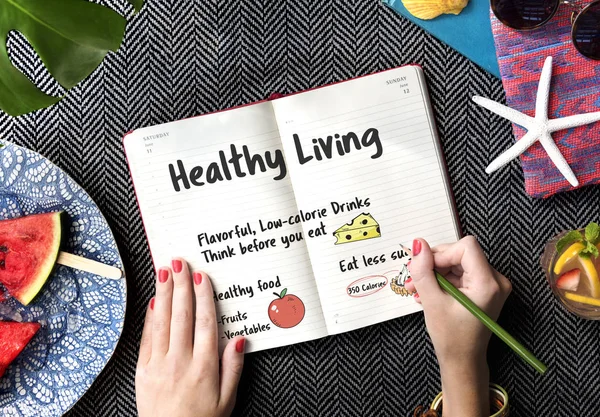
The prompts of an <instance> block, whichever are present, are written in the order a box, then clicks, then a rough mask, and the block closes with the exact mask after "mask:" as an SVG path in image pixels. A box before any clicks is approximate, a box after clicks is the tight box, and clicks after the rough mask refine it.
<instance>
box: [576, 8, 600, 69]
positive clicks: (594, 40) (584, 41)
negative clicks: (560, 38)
mask: <svg viewBox="0 0 600 417" xmlns="http://www.w3.org/2000/svg"><path fill="white" fill-rule="evenodd" d="M573 43H574V44H575V48H577V50H578V51H579V52H581V54H582V55H584V56H586V57H588V58H591V59H599V60H600V1H597V2H595V3H592V4H590V5H589V6H588V7H586V8H585V9H583V11H582V12H581V13H580V14H579V16H577V19H575V23H573Z"/></svg>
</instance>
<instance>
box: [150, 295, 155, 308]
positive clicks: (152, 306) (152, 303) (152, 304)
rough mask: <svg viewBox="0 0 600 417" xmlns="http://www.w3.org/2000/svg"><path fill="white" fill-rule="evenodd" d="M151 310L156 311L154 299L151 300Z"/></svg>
mask: <svg viewBox="0 0 600 417" xmlns="http://www.w3.org/2000/svg"><path fill="white" fill-rule="evenodd" d="M150 310H154V297H152V299H151V300H150Z"/></svg>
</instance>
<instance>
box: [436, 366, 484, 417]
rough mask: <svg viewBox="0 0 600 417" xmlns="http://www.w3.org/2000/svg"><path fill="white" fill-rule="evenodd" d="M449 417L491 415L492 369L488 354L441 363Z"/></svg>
mask: <svg viewBox="0 0 600 417" xmlns="http://www.w3.org/2000/svg"><path fill="white" fill-rule="evenodd" d="M440 375H441V379H442V392H443V398H444V416H445V417H454V416H461V417H481V416H489V415H490V401H489V380H490V375H489V368H488V366H487V362H486V359H485V356H478V357H476V359H473V357H470V358H464V359H462V360H461V359H458V360H456V359H455V360H452V361H446V362H443V363H442V362H440Z"/></svg>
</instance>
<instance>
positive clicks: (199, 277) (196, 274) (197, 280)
mask: <svg viewBox="0 0 600 417" xmlns="http://www.w3.org/2000/svg"><path fill="white" fill-rule="evenodd" d="M194 284H196V285H200V284H202V274H201V273H199V272H194Z"/></svg>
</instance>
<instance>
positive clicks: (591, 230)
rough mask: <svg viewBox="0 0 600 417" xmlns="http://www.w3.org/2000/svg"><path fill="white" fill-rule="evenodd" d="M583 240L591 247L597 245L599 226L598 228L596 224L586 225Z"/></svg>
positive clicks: (599, 233) (599, 236) (599, 234)
mask: <svg viewBox="0 0 600 417" xmlns="http://www.w3.org/2000/svg"><path fill="white" fill-rule="evenodd" d="M585 238H586V239H587V240H588V241H589V242H590V243H592V244H593V245H595V244H596V243H598V240H599V238H600V226H598V223H595V222H591V223H590V224H588V225H587V227H586V228H585Z"/></svg>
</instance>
